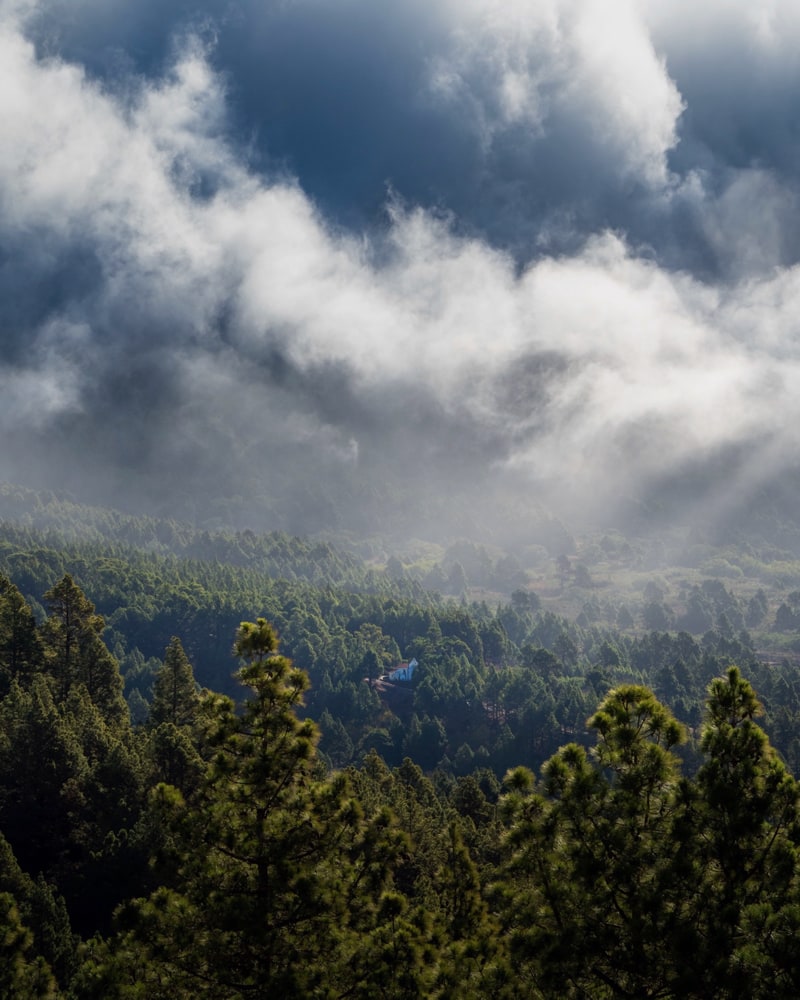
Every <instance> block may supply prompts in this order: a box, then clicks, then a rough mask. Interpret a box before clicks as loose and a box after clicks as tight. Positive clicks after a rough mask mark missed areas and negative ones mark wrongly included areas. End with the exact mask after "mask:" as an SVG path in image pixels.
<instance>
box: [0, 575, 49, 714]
mask: <svg viewBox="0 0 800 1000" xmlns="http://www.w3.org/2000/svg"><path fill="white" fill-rule="evenodd" d="M41 661H42V646H41V642H40V640H39V635H38V632H37V629H36V619H35V618H34V616H33V612H32V611H31V609H30V607H29V605H28V604H27V603H26V601H25V599H24V598H23V596H22V594H21V593H20V592H19V590H18V589H17V588H16V587H15V586H14V584H13V583H12V582H11V581H10V580H9V579H8V577H5V576H2V575H0V697H2V695H3V694H5V693H6V692H7V690H8V686H9V684H10V682H11V680H12V678H14V677H18V678H20V679H23V678H28V679H29V678H30V675H31V673H32V671H33V670H34V669H40V668H41Z"/></svg>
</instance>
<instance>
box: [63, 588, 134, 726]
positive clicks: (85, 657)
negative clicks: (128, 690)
mask: <svg viewBox="0 0 800 1000" xmlns="http://www.w3.org/2000/svg"><path fill="white" fill-rule="evenodd" d="M44 596H45V600H46V602H47V609H48V611H49V617H48V619H47V622H46V623H45V626H44V629H43V638H44V644H45V662H46V665H47V669H48V671H49V673H50V674H51V675H52V676H53V677H54V678H55V681H56V694H57V697H58V699H59V700H61V701H63V700H65V699H66V697H67V695H68V694H69V692H70V690H71V689H72V687H73V686H74V685H76V684H84V685H85V686H86V689H87V691H88V692H89V697H90V698H91V699H92V701H93V702H94V703H95V705H97V707H98V708H99V709H100V711H101V712H102V713H103V716H104V718H105V719H106V721H107V722H109V723H111V724H113V725H125V724H126V723H128V721H129V717H128V708H127V705H126V704H125V699H124V698H123V697H122V688H123V681H122V677H121V675H120V672H119V664H118V663H117V661H116V659H115V658H114V657H113V656H112V655H111V653H110V652H109V650H108V648H107V647H106V645H105V643H104V642H103V640H102V638H101V635H102V633H103V630H104V629H105V621H104V619H103V617H102V616H101V615H97V614H95V609H94V605H93V604H92V602H91V601H90V600H89V599H88V598H87V597H86V596H85V594H84V593H83V591H82V590H81V589H80V587H78V586H77V584H76V583H75V582H74V581H73V579H72V577H71V576H69V574H67V575H65V576H64V578H63V579H62V580H61V581H60V582H59V583H57V584H56V585H55V587H52V588H51V589H50V590H48V591H47V593H46V594H45V595H44Z"/></svg>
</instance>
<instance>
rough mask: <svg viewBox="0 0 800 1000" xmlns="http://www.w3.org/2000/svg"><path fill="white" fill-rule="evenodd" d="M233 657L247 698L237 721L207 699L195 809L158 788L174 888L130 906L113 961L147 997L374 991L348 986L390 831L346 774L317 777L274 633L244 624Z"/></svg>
mask: <svg viewBox="0 0 800 1000" xmlns="http://www.w3.org/2000/svg"><path fill="white" fill-rule="evenodd" d="M235 653H236V655H237V657H238V658H239V659H240V661H241V663H242V666H241V668H240V670H239V673H238V676H239V678H240V679H241V681H242V683H243V684H245V685H246V686H247V687H248V688H249V689H250V692H251V696H250V698H249V699H248V700H247V701H246V702H245V704H244V706H243V707H242V710H241V712H240V713H237V712H236V711H235V707H234V705H233V703H232V702H231V701H230V700H229V699H227V698H223V697H221V696H211V695H209V696H207V697H206V698H205V700H204V703H203V709H202V711H203V713H204V716H205V718H206V719H207V737H206V739H207V743H208V746H209V748H210V749H211V750H212V751H213V755H212V758H211V761H210V765H209V769H208V773H207V776H206V777H205V779H204V781H203V784H202V786H201V788H200V789H199V791H198V793H197V795H196V796H195V798H194V800H193V805H192V809H191V810H189V809H187V808H186V807H185V804H184V803H183V800H182V798H181V796H180V795H179V793H178V792H177V791H176V790H175V789H170V788H168V787H167V786H162V788H161V791H160V793H159V796H160V802H161V809H162V811H163V814H164V816H165V817H167V818H168V822H169V826H170V828H171V830H172V836H173V839H174V845H175V849H176V851H177V856H178V879H177V884H176V886H175V887H174V888H168V887H163V888H161V889H159V890H157V891H156V892H155V893H154V894H153V896H151V897H150V898H149V899H148V900H141V901H139V902H138V903H136V904H135V905H133V906H132V907H130V908H129V910H128V913H127V915H126V916H125V917H124V919H126V920H128V921H130V922H131V924H132V930H131V932H130V933H129V934H127V935H124V936H123V937H121V938H120V939H119V941H118V944H117V947H116V959H115V960H116V962H117V963H118V964H120V963H121V964H122V965H123V966H125V965H126V962H130V956H131V955H134V956H138V958H134V960H133V966H135V968H136V969H138V970H139V971H138V972H135V973H134V974H135V975H138V976H139V977H140V978H141V977H144V981H145V982H146V987H144V991H145V992H146V993H147V994H148V995H152V996H160V995H161V993H160V992H157V989H158V990H160V989H162V988H163V989H165V990H166V991H167V992H169V995H170V996H172V997H176V996H177V997H180V996H193V997H215V998H216V997H240V996H247V995H252V996H308V997H312V996H315V995H317V994H320V995H329V994H335V992H336V991H337V990H338V992H340V993H342V994H346V995H350V996H354V997H355V996H368V995H369V996H371V995H374V994H372V993H362V992H360V989H361V985H360V982H354V981H353V978H354V976H357V977H358V976H361V975H362V973H363V975H366V976H369V975H371V972H370V970H369V969H366V970H361V971H359V972H358V973H357V972H356V969H357V967H358V966H357V962H356V955H357V953H358V950H359V947H360V945H361V942H362V940H363V937H364V935H366V934H369V933H371V932H372V931H374V929H375V922H376V920H377V919H378V918H379V915H380V913H381V912H383V911H382V909H381V905H379V901H378V900H379V895H380V892H381V889H382V887H383V885H384V883H385V880H386V878H387V874H388V872H389V871H390V863H389V862H390V859H391V856H392V854H393V852H395V851H396V843H397V838H396V837H395V836H394V835H393V834H392V832H391V823H390V822H389V820H388V817H387V816H385V815H384V814H382V813H379V814H378V815H377V816H376V817H375V818H374V819H373V820H371V821H370V822H367V821H365V820H364V818H363V815H362V811H361V809H360V808H359V806H358V804H357V803H356V802H355V801H354V800H353V798H352V797H351V795H350V790H349V787H348V782H347V779H346V778H345V777H344V776H343V775H338V776H336V777H334V778H333V779H330V780H327V781H325V780H321V779H320V778H319V777H318V774H317V770H318V765H317V761H316V756H315V744H316V740H317V731H316V727H315V726H314V724H313V723H312V722H310V721H308V720H305V721H301V720H299V719H298V718H297V714H296V712H297V709H298V707H299V706H300V705H301V698H302V694H303V692H304V690H305V689H306V687H307V684H308V681H307V678H306V676H305V674H303V673H302V672H301V671H299V670H297V669H295V668H294V667H293V666H292V664H291V663H290V661H289V660H287V659H286V658H285V657H283V656H280V655H278V654H277V638H276V636H275V633H274V631H273V629H272V628H271V626H270V625H269V624H268V623H267V622H266V621H264V619H259V620H258V621H257V622H255V623H250V622H245V623H243V624H242V625H241V627H240V628H239V631H238V633H237V637H236V644H235ZM170 817H171V818H170ZM126 967H127V968H131V966H130V965H128V966H126ZM109 995H113V994H109ZM121 995H124V994H121Z"/></svg>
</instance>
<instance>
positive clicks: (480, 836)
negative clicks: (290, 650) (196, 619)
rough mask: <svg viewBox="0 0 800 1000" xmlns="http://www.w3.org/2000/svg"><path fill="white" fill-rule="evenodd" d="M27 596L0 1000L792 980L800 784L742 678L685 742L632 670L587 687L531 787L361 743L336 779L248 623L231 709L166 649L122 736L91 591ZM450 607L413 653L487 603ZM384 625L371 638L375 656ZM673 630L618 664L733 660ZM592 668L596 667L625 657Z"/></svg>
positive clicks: (779, 985) (4, 760) (643, 991)
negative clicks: (145, 705) (143, 714)
mask: <svg viewBox="0 0 800 1000" xmlns="http://www.w3.org/2000/svg"><path fill="white" fill-rule="evenodd" d="M43 600H44V605H45V607H46V608H47V611H48V616H47V618H46V620H45V621H44V622H41V623H37V621H36V619H35V617H34V615H33V613H32V611H31V609H30V607H29V606H28V605H27V604H26V602H25V601H24V600H23V599H22V597H21V595H20V593H19V591H18V590H17V588H16V587H15V586H14V585H13V584H11V583H10V582H9V581H7V580H5V581H3V587H2V616H0V621H2V644H0V670H1V671H2V698H1V699H0V834H1V836H0V926H1V927H2V933H0V947H2V949H3V954H2V956H0V957H2V959H3V961H2V962H0V970H2V971H0V977H2V978H0V989H1V990H2V991H3V993H4V995H7V996H20V997H59V996H61V997H73V998H84V997H85V998H104V1000H105V998H110V1000H113V998H115V997H116V998H134V997H148V998H149V997H153V998H159V997H164V998H166V997H170V998H173V1000H174V998H181V997H186V998H190V997H209V998H231V1000H233V998H240V997H248V996H270V995H276V996H277V995H280V996H297V997H315V996H316V997H327V998H332V997H341V998H344V997H362V998H372V997H386V998H394V997H408V998H411V997H419V996H434V997H442V998H449V997H452V998H456V997H459V998H467V1000H468V998H470V997H475V998H483V997H497V998H516V997H533V998H536V997H539V998H556V997H582V996H592V997H598V998H603V997H625V996H638V997H697V998H701V997H702V998H708V997H711V998H720V1000H722V998H732V997H751V998H759V997H792V996H796V995H797V993H798V990H800V982H798V979H799V978H800V972H798V970H800V963H799V962H798V957H799V956H798V954H797V940H798V931H799V930H800V882H799V881H798V871H799V869H798V861H799V860H800V858H799V856H798V849H800V823H799V822H798V819H799V817H798V786H797V784H796V782H795V780H794V778H793V777H792V776H791V774H790V772H789V771H788V770H787V768H786V766H785V765H784V763H783V762H782V761H781V759H780V757H779V756H778V754H777V753H776V751H775V750H774V749H773V748H772V746H771V745H770V742H769V739H768V737H767V735H766V733H765V732H764V730H763V729H762V728H761V727H760V726H759V724H758V722H757V721H756V720H757V719H758V718H759V717H760V713H761V712H762V707H761V705H760V703H759V700H758V699H757V698H756V695H755V693H754V690H753V688H752V687H751V685H750V683H749V682H748V681H747V680H745V678H744V677H743V675H742V673H741V672H740V670H739V668H738V667H737V666H733V665H730V666H728V667H727V668H726V669H724V670H722V672H720V673H717V674H716V675H713V676H710V677H708V678H707V680H706V689H707V690H706V702H705V708H704V709H703V714H702V717H701V718H700V719H699V720H698V724H697V725H696V726H695V727H694V733H692V732H691V731H690V730H689V728H688V727H687V726H686V725H684V724H683V723H682V722H681V721H680V720H679V719H678V718H676V717H675V716H674V715H673V714H672V712H671V711H670V710H669V709H668V708H667V707H665V705H664V704H663V703H662V702H661V701H660V700H658V699H657V698H656V695H655V694H654V693H653V691H652V690H650V689H649V688H648V687H646V686H644V685H642V684H639V683H635V682H622V683H616V684H614V686H612V687H607V686H606V683H605V681H603V680H602V679H600V678H598V679H596V680H595V681H590V680H586V681H585V683H586V684H596V685H597V686H598V687H600V688H603V690H602V693H601V694H600V695H599V696H596V697H595V703H594V710H593V711H591V710H590V712H587V713H586V715H584V716H583V718H582V719H581V718H578V717H576V718H575V719H573V720H572V724H571V731H569V732H568V733H567V735H572V736H574V737H580V742H577V741H576V740H575V739H572V740H564V741H562V745H561V746H560V747H559V748H557V749H556V750H555V751H554V752H553V753H552V754H550V755H549V757H548V759H547V760H546V761H545V762H544V764H543V765H542V767H541V768H540V769H538V775H537V774H535V773H534V772H533V771H532V770H531V769H529V768H526V767H521V766H513V762H512V766H511V767H510V768H509V769H508V771H507V772H506V773H505V775H504V776H503V777H502V778H499V777H498V776H497V774H496V773H495V772H494V771H493V770H492V769H490V768H488V767H486V766H477V765H476V764H475V762H474V761H473V762H472V763H473V766H472V767H471V768H467V767H464V768H462V770H463V773H461V774H459V773H457V770H458V769H456V768H453V767H451V768H447V767H441V766H434V767H432V768H430V769H428V768H425V769H424V768H423V767H421V766H420V764H419V762H416V761H414V760H412V759H411V757H410V756H406V757H405V759H403V760H401V761H399V762H397V763H396V764H394V765H393V764H391V762H387V761H386V760H385V759H384V758H383V757H382V756H381V754H380V753H378V752H376V750H374V749H369V750H366V751H365V752H364V753H363V754H362V755H361V756H360V758H359V759H358V761H354V762H352V763H350V764H349V765H348V766H344V767H339V768H336V769H333V770H331V769H330V768H328V767H326V765H325V760H324V758H323V757H322V756H321V754H320V751H319V750H318V743H319V740H320V733H319V730H318V728H317V726H316V725H315V723H314V722H312V721H311V720H310V719H309V718H308V717H307V714H306V712H305V711H304V709H303V700H304V697H305V695H306V692H307V689H308V676H307V674H306V673H305V672H304V671H303V670H301V669H299V668H298V667H297V666H296V665H295V664H293V663H292V662H291V660H290V659H289V658H287V657H285V656H284V655H282V653H281V651H280V649H279V646H278V638H277V635H276V631H275V629H274V628H273V626H272V625H271V624H269V623H268V622H267V621H266V620H265V619H263V618H259V619H257V620H256V621H254V622H244V623H242V624H240V625H239V627H238V628H237V629H236V630H235V634H234V636H232V638H233V640H234V656H235V659H236V662H237V663H238V670H237V680H238V683H239V685H240V687H239V690H238V699H237V700H236V701H234V700H233V699H231V698H230V697H228V696H226V695H224V694H217V693H214V692H213V691H210V690H208V689H200V688H199V687H198V685H197V684H196V681H195V678H194V673H193V669H192V666H191V664H190V661H189V659H188V658H187V656H186V654H185V651H184V649H183V645H182V643H181V642H180V640H178V639H177V638H173V639H172V640H171V641H170V643H169V645H168V649H167V650H166V651H165V654H164V659H163V662H162V663H161V664H160V665H159V667H158V669H157V671H156V674H155V677H154V683H153V693H152V701H151V704H150V707H149V715H148V718H147V719H146V720H145V721H144V723H143V724H142V725H139V726H133V725H132V724H131V722H130V718H129V716H128V714H127V712H126V711H125V703H124V701H123V699H122V685H123V681H122V677H121V675H120V672H119V670H118V666H117V662H116V660H115V659H114V657H113V655H112V654H111V652H110V651H109V650H108V648H107V647H106V646H105V644H104V642H103V639H102V634H103V621H102V618H101V617H100V616H99V615H98V614H97V612H96V610H95V608H94V606H93V605H92V603H91V601H89V599H88V598H87V597H86V595H84V594H83V592H82V591H81V589H80V588H79V587H78V586H77V585H76V584H75V582H74V580H72V578H71V577H69V576H65V577H64V578H62V579H61V580H60V581H58V583H57V584H56V585H55V586H53V587H51V588H50V590H48V591H47V592H46V593H45V594H44V595H43ZM459 615H461V616H463V617H459ZM490 620H494V619H493V618H492V619H490ZM442 621H443V622H444V625H445V626H446V627H445V628H442V623H441V622H440V621H439V619H438V618H435V619H434V622H432V623H431V625H429V626H428V632H426V637H425V643H426V644H428V645H429V646H430V648H431V650H432V651H433V653H432V655H435V651H436V648H437V646H438V645H439V644H442V643H444V649H445V651H444V652H442V653H441V656H442V657H443V659H444V660H446V659H447V657H448V656H450V655H453V654H452V650H449V647H448V646H447V642H448V640H449V641H456V642H458V643H460V644H462V645H463V646H464V648H465V649H466V650H467V651H469V652H468V653H466V652H463V651H460V652H458V654H457V655H458V657H459V658H463V659H464V663H465V664H466V665H469V663H470V656H472V657H475V656H476V653H478V652H480V646H479V645H478V643H479V642H480V643H481V644H482V640H481V622H480V618H479V617H478V621H477V624H476V623H475V622H473V620H472V618H471V617H470V616H468V615H467V614H466V612H464V611H463V610H462V611H460V612H458V613H453V615H452V617H451V618H450V619H448V618H447V617H443V619H442ZM471 623H472V624H473V625H474V628H475V631H474V632H473V631H472V630H471V628H470V624H471ZM433 625H436V626H438V629H437V628H436V627H432V626H433ZM549 625H550V626H553V627H554V624H553V623H549ZM537 627H538V628H540V629H541V628H544V627H545V623H542V622H538V623H537ZM363 628H364V625H363V624H361V625H359V629H363ZM375 629H377V626H374V625H373V627H372V629H367V630H366V633H363V635H362V638H364V641H365V642H366V641H367V640H369V642H371V643H372V644H373V651H374V652H376V655H377V650H376V648H375V644H376V643H377V642H378V640H379V638H380V636H379V633H378V632H377V631H375ZM357 631H358V629H357ZM448 632H449V634H448ZM428 633H430V634H428ZM387 634H388V633H386V632H383V631H381V633H380V635H383V636H386V635H387ZM556 635H560V632H559V633H556ZM670 638H671V641H672V642H674V643H675V644H676V645H675V646H670V642H669V641H668V640H669V639H670ZM605 641H606V642H607V641H608V640H605ZM692 643H693V640H691V637H688V636H687V637H683V638H680V637H651V639H650V644H649V646H648V645H647V644H644V643H643V644H641V645H640V646H636V645H634V646H632V647H631V648H630V649H625V650H623V651H621V652H620V650H619V648H618V647H617V649H616V652H617V654H618V655H620V656H622V655H623V654H624V656H626V657H627V658H628V659H630V657H631V656H632V655H633V654H638V655H640V656H645V655H649V656H650V657H651V658H658V657H660V658H661V659H662V660H665V661H666V662H667V663H669V662H670V660H671V657H672V655H673V653H674V652H675V650H676V649H677V648H678V647H679V646H680V647H682V651H683V654H684V657H685V662H686V663H688V664H690V665H689V666H687V668H686V671H685V673H686V675H687V677H689V678H690V681H691V677H692V676H693V673H694V672H695V667H696V666H698V665H695V664H694V663H693V660H692V658H693V657H697V658H698V664H699V667H698V669H699V671H700V673H702V671H703V670H709V669H710V668H711V665H712V664H714V665H718V664H719V662H720V660H719V657H720V656H722V655H727V654H723V653H722V652H721V651H720V650H719V649H717V650H716V651H714V652H712V651H711V650H710V649H704V648H703V647H702V646H700V645H699V644H695V645H696V646H697V648H696V649H695V648H694V647H693V646H692V645H691V644H692ZM425 648H426V655H427V649H428V646H427V645H426V647H425ZM448 650H449V651H448ZM541 650H544V653H542V652H540V651H541ZM385 652H386V655H389V653H390V652H391V650H388V649H387V650H386V651H385ZM548 652H549V656H546V655H545V653H548ZM527 655H528V659H529V660H530V663H529V665H528V666H527V667H526V666H522V665H521V666H519V667H511V666H507V667H504V666H502V665H497V666H495V665H493V666H492V667H491V668H489V667H487V666H486V665H485V661H484V667H483V669H484V670H485V671H486V672H487V675H488V676H489V677H491V678H497V677H502V676H503V675H504V674H506V673H508V675H509V680H511V679H514V678H517V677H518V676H520V675H521V672H523V671H525V672H527V674H528V675H531V676H540V677H541V678H544V677H547V676H548V671H549V672H550V674H551V675H552V676H554V677H555V678H557V679H560V681H561V682H562V683H563V682H565V680H566V678H565V677H563V676H562V677H560V678H559V670H560V667H559V665H558V664H559V663H560V662H561V661H559V658H558V657H557V656H556V654H555V653H554V652H552V651H549V650H547V648H546V647H545V646H538V647H533V646H532V647H531V649H530V650H529V652H528V654H527ZM602 655H603V656H605V660H606V663H605V664H603V663H602V656H600V659H599V660H598V663H599V664H600V666H599V667H598V670H599V672H600V674H601V675H602V674H603V671H606V672H608V671H613V669H614V667H615V664H613V663H612V662H611V661H612V660H613V657H612V656H611V653H610V652H609V651H608V650H606V651H605V653H604V654H602ZM662 666H663V664H662ZM463 669H464V670H465V671H466V670H467V666H463ZM537 671H538V673H537ZM468 682H472V683H477V681H476V679H475V678H474V677H472V678H471V679H470V678H465V679H464V684H467V683H468ZM542 683H544V681H543V682H542ZM363 687H364V689H365V690H369V686H368V685H366V684H365V685H363ZM441 696H443V694H442V693H441V692H440V693H439V694H438V695H437V697H441ZM498 703H503V702H502V699H500V698H499V696H498ZM503 704H506V711H507V712H508V710H510V702H509V703H503ZM482 711H483V714H484V715H490V714H491V712H495V713H497V712H498V711H499V709H498V708H497V705H495V706H493V707H491V709H486V708H483V709H482ZM329 714H330V713H329ZM412 714H413V713H412ZM587 716H588V723H587V721H586V719H587ZM331 718H334V716H332V715H331ZM429 718H432V717H430V716H429ZM498 722H499V724H500V725H501V728H502V727H503V726H507V727H508V728H509V730H511V723H510V722H509V720H508V719H507V718H503V719H502V720H498ZM418 723H419V727H418V729H419V732H418V734H417V738H418V739H419V740H421V741H422V742H421V744H420V746H423V747H424V746H426V745H427V744H426V743H425V740H426V739H427V738H428V737H426V736H425V733H426V727H425V726H424V725H423V723H422V720H420V719H419V718H418ZM464 724H465V725H467V726H468V725H469V720H467V721H466V722H465V723H464ZM408 728H409V731H411V729H412V728H413V727H412V724H411V722H410V723H409V727H408ZM512 732H513V730H512ZM445 735H446V734H445ZM324 743H325V737H324V736H323V740H322V745H323V746H324ZM687 743H689V744H691V747H692V755H693V756H692V755H690V756H689V757H688V758H687V761H689V762H691V764H692V765H693V766H692V767H684V766H683V765H682V761H681V757H680V755H679V751H680V749H681V747H682V746H683V745H685V744H687ZM435 763H439V764H441V762H435Z"/></svg>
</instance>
